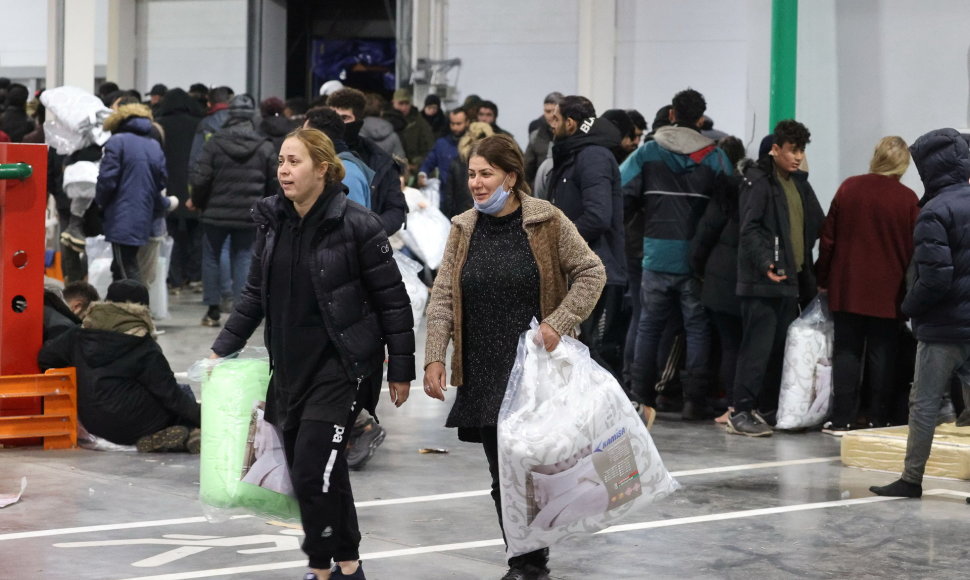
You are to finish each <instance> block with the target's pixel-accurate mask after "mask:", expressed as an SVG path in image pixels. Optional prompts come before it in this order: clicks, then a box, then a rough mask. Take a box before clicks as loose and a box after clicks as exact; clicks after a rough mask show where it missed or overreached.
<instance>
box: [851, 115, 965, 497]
mask: <svg viewBox="0 0 970 580" xmlns="http://www.w3.org/2000/svg"><path fill="white" fill-rule="evenodd" d="M968 140H970V136H968V135H961V134H960V133H959V132H958V131H957V130H956V129H937V130H934V131H930V132H929V133H926V134H925V135H923V136H922V137H920V138H919V139H917V140H916V142H915V143H913V145H912V146H911V147H910V148H909V151H910V153H911V154H912V156H913V162H914V163H915V164H916V168H917V169H918V170H919V175H920V179H922V181H923V188H924V190H925V193H924V194H923V199H921V200H920V202H919V205H920V208H921V209H920V212H919V216H918V217H917V218H916V228H915V230H914V232H913V246H914V251H913V262H912V266H913V267H915V276H914V277H913V281H912V285H911V287H910V288H909V291H908V292H907V293H906V298H904V299H903V305H902V311H903V314H905V315H906V316H909V317H910V318H911V319H912V323H913V334H915V335H916V339H917V340H918V341H919V342H918V345H917V347H916V373H915V376H914V377H913V387H912V391H911V392H910V396H909V436H908V438H907V441H906V459H905V461H904V463H903V473H902V476H901V477H900V478H899V479H898V480H896V481H894V482H892V483H890V484H888V485H884V486H872V487H870V488H869V491H871V492H872V493H874V494H876V495H885V496H894V497H912V498H917V497H921V496H922V495H923V472H924V471H925V470H926V461H927V460H928V459H929V456H930V449H931V448H932V446H933V433H934V431H935V430H936V423H937V418H938V416H939V412H940V400H941V399H942V398H943V395H944V393H945V392H947V390H948V389H949V388H950V379H951V378H952V377H953V374H954V372H956V371H958V370H961V369H963V371H964V372H965V371H966V369H967V368H968V366H970V236H967V228H968V224H970V184H968V183H967V181H968V180H970V147H968Z"/></svg>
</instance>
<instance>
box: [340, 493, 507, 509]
mask: <svg viewBox="0 0 970 580" xmlns="http://www.w3.org/2000/svg"><path fill="white" fill-rule="evenodd" d="M490 493H492V490H490V489H476V490H474V491H458V492H455V493H439V494H437V495H418V496H414V497H399V498H397V499H375V500H371V501H358V502H356V503H355V504H354V505H355V506H356V507H357V508H363V507H379V506H385V505H400V504H405V503H421V502H426V501H440V500H446V499H461V498H465V497H477V496H480V495H488V494H490Z"/></svg>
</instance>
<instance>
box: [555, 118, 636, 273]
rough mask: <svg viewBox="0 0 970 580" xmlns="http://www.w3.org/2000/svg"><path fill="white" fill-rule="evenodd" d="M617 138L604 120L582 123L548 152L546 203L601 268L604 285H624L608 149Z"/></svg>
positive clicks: (616, 184) (617, 192) (619, 199)
mask: <svg viewBox="0 0 970 580" xmlns="http://www.w3.org/2000/svg"><path fill="white" fill-rule="evenodd" d="M620 139H621V135H620V132H619V130H618V129H617V128H616V126H615V125H613V124H612V123H610V122H609V121H608V120H607V119H603V118H599V119H595V120H593V119H587V120H586V121H585V122H583V123H582V124H581V125H580V128H579V129H578V130H577V131H576V132H575V133H573V134H572V135H570V136H568V137H565V138H561V139H558V140H557V141H556V142H555V147H553V150H552V159H553V169H552V171H551V172H550V176H549V201H551V202H552V204H553V205H555V206H556V207H557V208H559V209H560V210H562V212H563V213H564V214H566V217H568V218H569V219H570V220H571V221H572V222H573V223H574V224H576V229H577V230H579V234H580V235H581V236H583V239H584V240H586V243H587V244H589V247H590V249H591V250H593V251H594V252H596V255H597V256H598V257H599V259H600V260H601V261H602V262H603V266H604V267H605V268H606V283H607V284H614V285H626V257H625V255H626V254H625V251H624V248H623V241H624V239H623V190H622V189H621V188H620V169H619V167H618V166H617V164H616V158H615V157H614V156H613V153H612V152H611V151H610V148H612V147H614V146H616V145H617V144H619V142H620Z"/></svg>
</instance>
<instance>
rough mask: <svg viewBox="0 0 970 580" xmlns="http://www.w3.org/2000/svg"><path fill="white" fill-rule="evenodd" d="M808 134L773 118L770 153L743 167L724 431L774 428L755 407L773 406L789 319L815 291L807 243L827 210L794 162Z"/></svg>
mask: <svg viewBox="0 0 970 580" xmlns="http://www.w3.org/2000/svg"><path fill="white" fill-rule="evenodd" d="M810 140H811V133H810V132H809V131H808V128H807V127H805V125H802V124H801V123H799V122H798V121H795V120H792V119H786V120H784V121H779V122H778V124H777V125H776V126H775V130H774V139H773V142H772V145H771V149H770V152H769V154H768V155H766V156H765V157H764V158H762V159H760V160H759V161H758V163H757V164H756V165H755V166H753V167H751V168H750V169H748V170H747V171H746V172H745V173H744V181H743V182H742V185H741V195H740V209H739V215H740V220H741V221H740V230H739V231H740V237H739V240H738V285H737V287H736V291H737V294H738V296H739V297H740V299H741V319H742V326H743V328H742V338H741V348H740V351H739V353H738V369H737V373H736V374H735V377H734V408H735V413H734V414H733V415H731V416H730V417H728V423H727V427H728V432H729V433H735V434H738V435H746V436H751V437H765V436H770V435H771V434H772V432H773V431H772V428H771V426H770V425H768V424H767V421H765V420H764V417H763V416H762V415H761V414H759V413H758V412H757V411H758V407H759V406H761V407H762V410H766V411H769V410H770V411H773V410H775V409H777V408H778V390H779V388H780V384H781V363H782V358H783V351H784V347H785V335H786V333H787V330H788V325H789V324H791V322H792V321H793V320H794V319H795V317H796V315H797V307H798V305H799V304H801V305H802V306H804V305H807V304H808V302H809V301H810V300H811V299H812V298H813V297H814V296H815V294H816V285H815V273H814V265H813V263H812V248H813V247H814V246H815V242H816V240H818V235H819V230H820V229H821V227H822V221H823V220H824V219H825V212H824V211H822V206H821V205H820V204H819V202H818V198H817V197H815V190H813V189H812V186H811V184H809V182H808V178H807V174H806V173H804V172H803V171H801V170H800V166H801V162H802V161H803V160H804V158H805V147H806V146H807V145H808V143H809V141H810Z"/></svg>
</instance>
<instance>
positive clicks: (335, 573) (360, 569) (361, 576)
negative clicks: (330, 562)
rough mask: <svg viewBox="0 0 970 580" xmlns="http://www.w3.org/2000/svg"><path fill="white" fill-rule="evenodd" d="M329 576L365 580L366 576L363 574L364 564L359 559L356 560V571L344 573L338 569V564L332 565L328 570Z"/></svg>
mask: <svg viewBox="0 0 970 580" xmlns="http://www.w3.org/2000/svg"><path fill="white" fill-rule="evenodd" d="M330 578H352V579H353V580H367V578H366V577H365V576H364V565H363V564H361V563H360V561H358V562H357V571H356V572H354V573H353V574H344V573H343V572H342V571H341V570H340V566H334V567H333V568H332V569H331V570H330Z"/></svg>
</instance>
